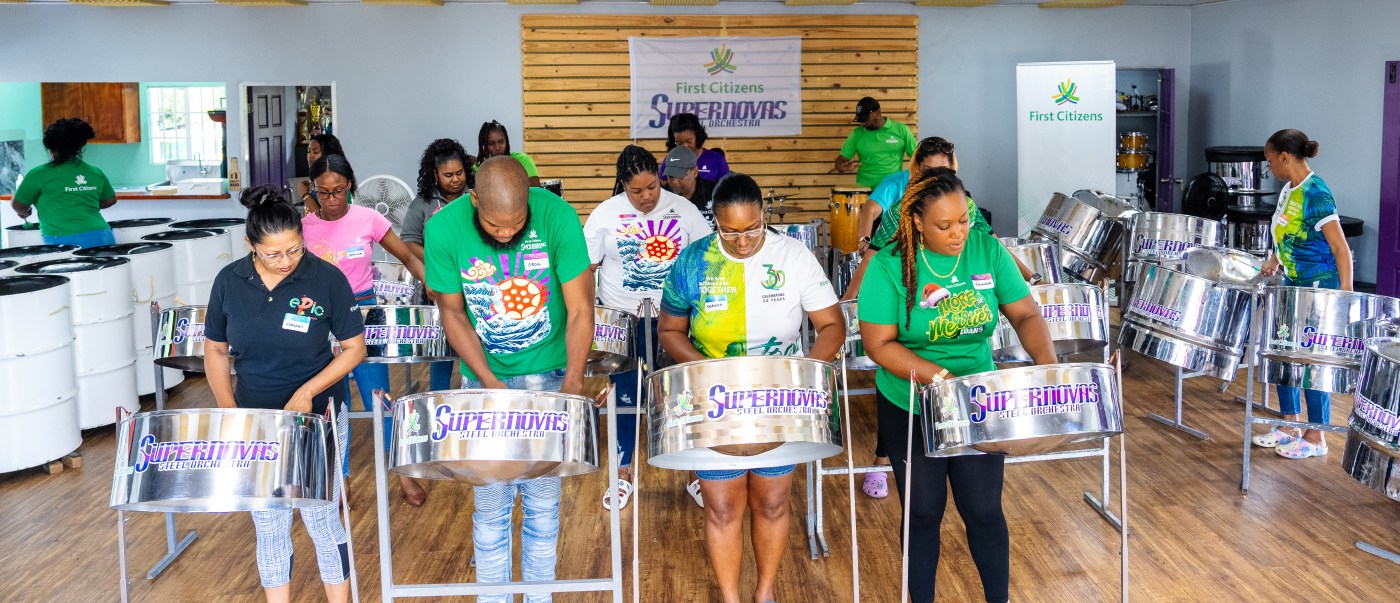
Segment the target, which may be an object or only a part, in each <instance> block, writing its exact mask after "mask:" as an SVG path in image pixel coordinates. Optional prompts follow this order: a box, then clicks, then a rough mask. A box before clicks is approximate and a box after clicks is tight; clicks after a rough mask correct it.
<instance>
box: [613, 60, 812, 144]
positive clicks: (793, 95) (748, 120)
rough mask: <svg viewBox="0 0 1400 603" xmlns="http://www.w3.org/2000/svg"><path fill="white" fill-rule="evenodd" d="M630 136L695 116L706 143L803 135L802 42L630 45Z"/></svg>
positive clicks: (659, 133) (659, 132)
mask: <svg viewBox="0 0 1400 603" xmlns="http://www.w3.org/2000/svg"><path fill="white" fill-rule="evenodd" d="M627 47H628V50H629V52H630V54H631V63H632V137H633V138H665V137H666V127H667V125H668V124H669V122H670V120H671V116H673V115H676V114H678V113H694V114H695V115H696V116H697V117H699V118H700V122H701V123H703V124H705V130H706V133H707V134H708V135H709V136H710V137H715V138H718V137H733V136H796V135H799V134H801V133H802V39H801V38H799V37H796V36H788V37H781V38H758V37H722V38H636V37H633V38H627Z"/></svg>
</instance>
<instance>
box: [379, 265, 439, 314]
mask: <svg viewBox="0 0 1400 603" xmlns="http://www.w3.org/2000/svg"><path fill="white" fill-rule="evenodd" d="M374 297H375V303H378V304H380V305H384V306H421V305H423V304H424V303H425V302H426V301H427V295H425V294H424V291H423V283H420V282H418V279H417V278H416V277H414V276H413V273H412V272H409V270H408V266H404V265H403V264H400V263H398V262H397V261H392V262H374Z"/></svg>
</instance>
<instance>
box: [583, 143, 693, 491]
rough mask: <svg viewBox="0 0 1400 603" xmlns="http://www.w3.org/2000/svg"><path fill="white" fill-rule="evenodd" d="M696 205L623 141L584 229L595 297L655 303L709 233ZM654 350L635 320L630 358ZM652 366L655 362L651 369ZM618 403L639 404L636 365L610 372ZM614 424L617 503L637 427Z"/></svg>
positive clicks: (628, 478) (627, 487) (627, 479)
mask: <svg viewBox="0 0 1400 603" xmlns="http://www.w3.org/2000/svg"><path fill="white" fill-rule="evenodd" d="M710 232H711V231H710V225H709V223H708V222H706V221H705V218H704V216H702V215H701V214H700V210H699V209H696V207H695V206H694V205H693V204H691V203H690V201H688V200H686V198H685V197H681V196H680V195H676V194H674V193H671V192H670V191H667V190H666V189H664V188H662V187H661V174H660V170H659V169H658V166H657V163H656V157H655V156H653V155H652V154H651V151H648V150H646V149H644V148H642V147H639V146H636V145H627V147H626V148H624V149H622V153H621V154H619V155H618V156H617V183H616V184H615V185H614V188H613V196H612V198H610V199H608V200H607V201H604V202H602V203H600V204H598V207H597V208H595V209H594V210H593V213H591V214H589V216H588V221H587V222H586V223H585V224H584V226H583V236H584V238H585V239H587V241H588V261H589V262H591V263H592V264H593V269H594V270H597V271H598V298H599V299H600V300H601V303H602V305H604V306H608V307H611V308H617V309H619V310H626V311H628V312H632V313H634V314H636V313H637V312H638V309H639V308H640V307H641V305H642V302H643V301H645V300H651V302H652V304H659V303H660V301H661V286H662V285H663V284H665V282H666V276H667V275H668V274H670V272H671V265H672V264H675V263H676V257H677V256H678V255H680V252H681V250H683V249H685V247H686V246H687V245H690V244H691V243H693V242H695V241H696V240H697V239H700V238H703V237H705V236H706V235H709V234H710ZM648 340H649V341H650V349H652V350H659V349H660V348H659V347H658V345H659V344H658V343H657V340H656V331H655V329H654V328H653V329H652V330H651V332H643V330H642V324H641V322H640V321H639V322H638V324H637V330H636V331H635V332H634V333H633V336H632V342H633V344H634V345H635V349H634V350H633V357H634V358H640V357H642V355H643V354H644V353H645V350H646V349H647V347H648V346H647V341H648ZM652 368H656V367H652ZM609 379H610V380H611V381H612V384H613V391H614V394H615V395H616V396H617V405H618V406H629V407H634V406H637V405H638V404H640V403H641V399H642V396H643V395H644V392H645V389H641V390H639V389H638V387H637V369H635V368H634V369H632V370H630V371H627V372H625V373H614V374H612V375H610V376H609ZM624 416H625V417H627V419H626V420H624V419H623V418H622V417H619V418H618V421H617V447H618V454H619V455H620V456H621V461H620V463H619V465H620V466H621V469H620V471H619V472H618V484H617V488H616V492H617V498H618V501H619V503H620V505H621V506H620V507H619V508H622V507H625V506H627V501H628V500H630V499H631V497H632V451H633V450H634V449H636V443H637V425H636V422H635V421H633V420H631V416H630V415H624ZM612 497H613V489H611V488H610V489H609V490H608V491H607V492H605V493H604V494H603V508H611V507H612Z"/></svg>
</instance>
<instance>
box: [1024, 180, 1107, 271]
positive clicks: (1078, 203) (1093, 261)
mask: <svg viewBox="0 0 1400 603" xmlns="http://www.w3.org/2000/svg"><path fill="white" fill-rule="evenodd" d="M1125 228H1126V224H1125V222H1124V221H1122V220H1119V219H1115V216H1114V215H1113V214H1111V213H1106V212H1103V211H1101V210H1099V208H1098V207H1097V206H1096V205H1092V204H1090V203H1088V202H1085V201H1084V200H1082V199H1077V198H1074V197H1069V196H1066V195H1064V194H1062V193H1055V195H1054V196H1053V197H1051V199H1050V203H1049V204H1048V205H1046V206H1045V212H1044V213H1042V214H1041V216H1040V221H1039V222H1037V223H1036V225H1035V227H1034V228H1033V229H1032V230H1031V234H1030V237H1029V238H1030V240H1031V241H1033V242H1045V241H1053V242H1056V243H1059V246H1060V268H1061V270H1062V275H1063V276H1066V277H1070V278H1073V279H1077V280H1081V281H1086V282H1095V281H1098V280H1099V279H1101V278H1103V277H1104V276H1105V275H1107V274H1108V271H1109V269H1110V267H1112V266H1113V264H1114V262H1116V261H1117V260H1118V256H1119V254H1120V253H1121V252H1122V248H1121V245H1119V242H1120V241H1121V240H1122V237H1123V232H1124V230H1125ZM1042 274H1044V273H1042Z"/></svg>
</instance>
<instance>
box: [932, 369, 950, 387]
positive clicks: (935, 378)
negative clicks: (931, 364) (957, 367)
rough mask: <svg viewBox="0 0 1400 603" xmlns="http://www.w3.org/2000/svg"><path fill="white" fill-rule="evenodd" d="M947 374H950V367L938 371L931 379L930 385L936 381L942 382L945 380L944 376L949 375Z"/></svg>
mask: <svg viewBox="0 0 1400 603" xmlns="http://www.w3.org/2000/svg"><path fill="white" fill-rule="evenodd" d="M947 376H948V369H943V370H941V371H938V373H937V374H935V375H934V376H933V379H931V380H930V381H929V385H933V384H935V383H940V382H942V381H943V378H944V377H947Z"/></svg>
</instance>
